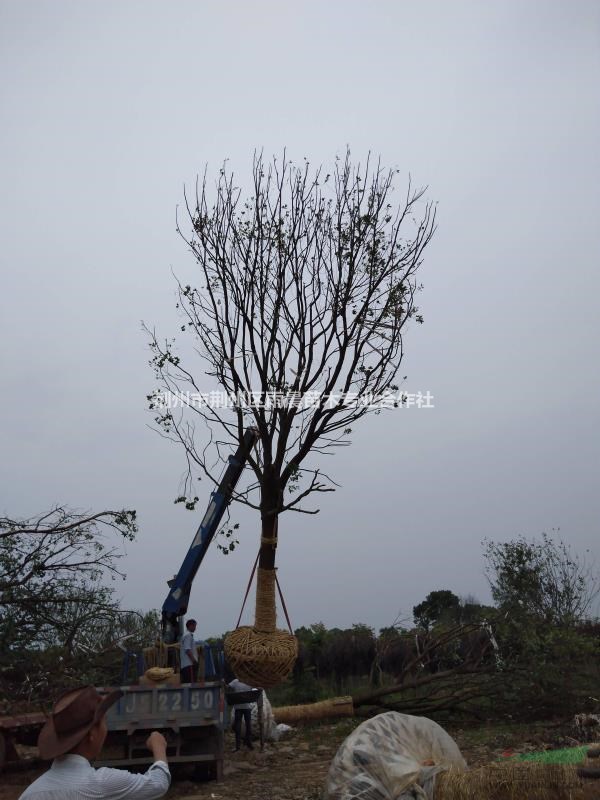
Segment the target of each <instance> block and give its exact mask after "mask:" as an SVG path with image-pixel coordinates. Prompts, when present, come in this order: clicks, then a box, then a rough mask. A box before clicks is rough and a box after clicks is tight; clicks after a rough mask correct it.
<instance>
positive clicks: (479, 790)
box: [434, 761, 584, 800]
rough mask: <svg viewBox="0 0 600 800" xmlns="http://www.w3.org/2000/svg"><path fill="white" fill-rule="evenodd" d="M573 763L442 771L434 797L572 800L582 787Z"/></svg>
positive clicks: (450, 799) (449, 799)
mask: <svg viewBox="0 0 600 800" xmlns="http://www.w3.org/2000/svg"><path fill="white" fill-rule="evenodd" d="M583 785H584V783H583V781H582V780H581V779H580V778H579V777H578V776H577V767H576V766H575V765H574V764H540V763H535V762H516V761H509V762H504V763H499V764H488V765H486V766H484V767H478V768H477V769H472V770H469V771H468V772H461V771H459V770H455V769H450V770H448V771H447V772H441V773H440V774H439V775H437V777H436V781H435V792H434V799H435V800H572V799H573V798H574V797H577V796H578V795H577V794H574V792H576V791H577V790H580V789H581V788H582V787H583Z"/></svg>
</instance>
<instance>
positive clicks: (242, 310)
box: [145, 152, 435, 568]
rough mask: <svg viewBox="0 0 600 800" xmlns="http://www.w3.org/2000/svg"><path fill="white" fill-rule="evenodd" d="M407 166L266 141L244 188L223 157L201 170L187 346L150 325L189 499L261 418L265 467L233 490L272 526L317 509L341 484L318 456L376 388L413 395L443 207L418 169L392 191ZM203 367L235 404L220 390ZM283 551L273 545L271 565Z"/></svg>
mask: <svg viewBox="0 0 600 800" xmlns="http://www.w3.org/2000/svg"><path fill="white" fill-rule="evenodd" d="M396 175H397V172H396V171H394V170H384V169H383V168H382V166H381V165H380V164H379V163H376V164H373V163H372V161H371V160H370V159H368V160H367V162H366V163H365V164H364V165H360V164H356V165H355V164H353V163H352V161H351V158H350V153H349V152H347V153H346V156H345V158H340V159H338V160H337V161H336V163H335V166H334V168H333V169H332V170H331V172H330V173H326V171H325V170H324V169H323V168H317V169H313V168H312V167H311V166H310V164H309V163H308V162H305V163H303V164H302V165H301V166H297V165H295V164H293V163H291V162H290V161H289V160H288V159H287V158H286V157H285V156H284V158H283V160H281V161H280V160H278V159H276V158H274V159H273V160H272V161H271V162H270V163H266V162H265V161H264V160H263V157H262V156H261V155H258V156H255V159H254V162H253V170H252V180H253V186H252V191H251V192H250V193H249V195H248V196H245V195H244V193H243V192H242V189H241V188H239V187H238V186H237V184H236V182H235V180H234V176H233V174H231V173H230V172H228V170H227V168H226V167H224V168H223V169H222V170H221V171H220V173H219V176H218V178H217V181H216V187H214V188H213V187H212V186H211V185H210V183H209V181H208V178H207V176H206V174H205V176H204V179H203V181H201V182H200V183H199V185H198V186H197V188H196V193H195V197H194V198H193V199H190V198H189V197H187V198H186V208H187V223H188V224H187V226H183V225H179V224H178V230H179V232H180V233H181V236H182V237H183V238H184V240H185V241H186V243H187V245H188V246H189V248H190V250H191V252H192V254H193V256H194V258H195V260H196V263H197V271H196V279H195V282H194V283H195V285H193V286H192V285H191V284H183V283H182V282H178V295H179V296H178V307H179V309H180V312H181V315H182V324H181V331H182V333H185V335H187V336H191V337H192V341H191V343H190V344H191V348H190V349H188V351H187V355H186V354H185V353H184V347H185V345H182V347H181V348H180V347H179V346H178V345H176V343H175V340H173V339H169V340H163V339H161V338H160V337H159V335H158V334H157V333H156V331H155V330H153V329H150V328H148V327H147V326H145V329H146V331H147V332H148V334H149V336H150V346H151V348H152V350H153V359H152V362H151V363H152V364H153V366H154V368H155V372H156V377H157V379H158V387H157V388H156V390H155V391H153V392H152V393H151V394H150V395H149V397H148V399H149V401H150V407H151V408H152V409H153V410H154V411H155V412H156V422H157V424H158V427H159V430H160V431H161V432H162V434H163V435H165V436H167V437H168V438H170V439H172V440H173V441H175V442H177V443H179V444H181V445H183V448H184V451H185V455H186V458H187V465H188V472H187V480H186V483H185V493H184V495H183V496H182V497H181V498H180V500H182V501H184V500H185V501H186V502H187V503H188V505H191V506H193V504H194V502H195V501H196V500H197V498H196V497H195V496H194V488H193V483H192V479H193V477H195V476H196V477H197V476H202V477H208V479H209V480H210V481H212V482H214V483H216V481H217V476H216V474H215V466H214V465H215V463H216V462H218V459H215V451H216V453H217V454H218V455H219V456H220V454H221V452H222V448H223V447H224V446H226V447H227V449H229V448H231V447H234V446H236V445H237V443H239V442H240V441H241V439H242V435H243V431H244V429H245V427H246V426H248V425H249V424H252V425H254V426H255V427H256V428H257V429H258V431H259V436H260V444H261V447H260V448H259V450H258V451H257V452H256V453H255V454H253V455H252V456H251V458H250V461H249V463H250V465H251V468H252V470H253V473H254V481H253V483H252V485H251V486H249V487H248V490H246V491H243V492H242V491H240V492H239V494H238V495H237V496H236V499H238V500H240V501H242V502H244V503H247V504H248V505H250V506H252V507H253V508H257V509H260V512H261V518H262V531H263V537H264V538H267V539H271V540H272V539H273V537H274V535H275V534H276V531H277V527H276V521H277V518H278V515H279V514H281V513H282V512H284V511H288V510H293V511H300V512H304V513H316V511H317V510H318V509H315V508H313V507H311V508H309V507H307V506H306V503H305V501H306V499H307V498H308V496H309V495H311V494H315V493H318V492H328V491H332V490H333V488H334V483H333V481H332V480H331V479H330V478H329V476H328V475H326V474H325V473H324V472H323V470H322V467H321V466H319V464H317V463H316V462H317V459H318V458H320V456H321V455H323V454H326V453H330V452H331V451H332V450H333V449H334V448H336V447H339V446H343V445H347V444H349V443H350V439H349V436H350V434H351V430H352V427H351V426H352V424H353V423H355V422H356V421H357V420H358V419H360V418H361V417H363V416H364V415H365V414H367V413H368V412H369V411H372V410H374V404H373V400H374V398H375V399H376V400H379V401H381V400H383V401H384V402H386V403H387V404H388V405H389V406H391V405H393V404H394V403H395V404H398V403H401V402H402V399H401V397H400V399H398V392H399V387H398V385H397V384H396V383H395V379H396V375H397V372H398V369H399V366H400V362H401V360H402V356H403V334H404V330H405V327H406V325H407V323H408V322H409V320H411V319H414V320H415V321H417V322H421V321H422V317H421V315H420V313H419V309H418V307H417V305H416V295H417V292H418V290H419V288H420V285H419V282H418V280H417V273H418V269H419V266H420V265H421V262H422V257H423V252H424V250H425V247H426V246H427V244H428V242H429V241H430V239H431V237H432V235H433V232H434V228H435V208H434V206H433V205H432V204H430V203H426V202H425V201H423V190H414V189H413V187H412V186H411V185H410V183H409V185H408V188H407V190H406V193H405V194H403V195H402V197H396V196H395V195H394V181H395V178H396ZM419 215H420V216H419ZM205 376H206V377H208V378H209V379H210V380H211V381H213V382H214V385H213V387H209V388H215V387H219V388H220V390H222V391H223V397H225V396H226V397H227V398H228V401H227V405H228V406H229V407H227V408H223V407H215V403H211V402H210V398H208V397H207V393H206V389H207V387H206V386H205V385H204V384H203V380H205ZM187 393H190V394H189V395H188V394H187ZM182 394H183V396H184V397H185V398H186V399H185V402H183V403H181V397H182ZM165 396H168V397H170V398H175V400H174V401H173V400H172V399H171V401H169V402H167V401H166V400H165ZM177 398H179V401H178V400H177ZM178 402H179V403H180V404H181V407H173V403H174V404H175V406H177V405H178ZM198 423H200V431H198ZM207 438H208V439H209V445H210V446H207V445H206V440H207ZM254 489H258V498H257V497H256V495H255V494H254V493H253V491H252V490H254ZM267 549H268V548H267ZM273 559H274V553H271V554H270V555H269V553H267V552H266V551H262V552H261V564H260V566H261V567H266V568H269V566H272V563H273Z"/></svg>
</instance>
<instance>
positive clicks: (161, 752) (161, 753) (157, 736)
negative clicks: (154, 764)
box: [146, 731, 167, 762]
mask: <svg viewBox="0 0 600 800" xmlns="http://www.w3.org/2000/svg"><path fill="white" fill-rule="evenodd" d="M146 747H147V748H148V750H150V752H151V753H152V755H153V756H154V760H155V761H165V762H166V760H167V740H166V739H165V737H164V736H163V735H162V733H159V732H158V731H152V733H151V734H150V736H149V737H148V738H147V739H146Z"/></svg>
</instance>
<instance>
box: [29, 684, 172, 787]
mask: <svg viewBox="0 0 600 800" xmlns="http://www.w3.org/2000/svg"><path fill="white" fill-rule="evenodd" d="M122 694H123V692H121V691H120V690H116V691H114V692H111V693H110V694H109V695H107V696H106V697H102V696H101V695H100V694H99V693H98V692H97V691H96V689H94V687H93V686H84V687H81V688H79V689H70V690H69V691H68V692H65V693H64V694H63V695H61V696H60V697H59V698H58V700H57V701H56V704H55V706H54V708H53V710H52V714H51V715H50V717H49V718H48V720H47V722H46V724H45V725H44V727H43V728H42V730H41V732H40V736H39V739H38V748H39V751H40V756H41V757H42V758H44V759H51V758H52V759H54V761H53V762H52V766H51V768H50V769H49V770H48V772H45V773H44V774H43V775H41V776H40V777H39V778H38V779H37V780H36V781H34V782H33V783H32V784H31V786H30V787H29V788H28V789H26V790H25V791H24V792H23V794H22V795H21V797H20V798H19V800H155V798H158V797H162V795H163V794H165V792H167V790H168V788H169V786H170V784H171V774H170V772H169V767H168V765H167V743H166V740H165V738H164V736H163V735H162V734H161V733H159V732H158V731H153V732H152V733H151V734H150V736H149V737H148V739H147V741H146V745H147V747H148V749H149V750H150V751H151V752H152V755H153V756H154V763H153V764H152V766H151V767H150V768H149V769H148V770H147V771H146V772H145V773H143V774H141V775H140V774H134V773H132V772H127V771H126V770H121V769H110V768H108V767H101V768H100V769H94V767H92V765H91V764H90V761H93V760H94V759H95V758H98V756H99V755H100V752H101V751H102V745H103V744H104V740H105V739H106V734H107V733H108V729H107V726H106V719H105V716H104V715H105V713H106V710H107V709H108V708H110V706H111V705H112V704H113V703H114V702H115V701H116V700H118V699H119V697H121V695H122Z"/></svg>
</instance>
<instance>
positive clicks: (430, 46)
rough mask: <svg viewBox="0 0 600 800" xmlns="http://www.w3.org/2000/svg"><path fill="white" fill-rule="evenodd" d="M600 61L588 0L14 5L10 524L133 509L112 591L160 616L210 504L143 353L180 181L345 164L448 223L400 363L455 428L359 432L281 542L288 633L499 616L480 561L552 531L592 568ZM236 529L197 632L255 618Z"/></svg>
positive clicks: (4, 318) (8, 270)
mask: <svg viewBox="0 0 600 800" xmlns="http://www.w3.org/2000/svg"><path fill="white" fill-rule="evenodd" d="M599 67H600V5H599V4H598V3H597V2H588V1H587V0H577V2H567V1H566V0H565V2H554V1H553V0H547V1H546V2H542V1H541V0H540V1H539V2H531V1H530V2H522V1H520V2H513V1H512V0H507V1H506V2H479V0H478V1H477V2H466V1H465V0H458V2H452V3H448V2H428V3H412V2H411V3H409V2H405V1H404V0H395V2H387V1H384V0H381V1H380V2H371V3H365V2H364V1H361V2H355V1H354V0H346V1H345V2H343V3H342V2H330V3H324V2H312V1H309V2H301V3H300V2H285V0H277V2H275V1H273V2H266V1H265V0H252V1H251V2H248V0H244V1H242V0H239V1H238V2H218V3H217V2H200V1H199V0H198V1H197V2H175V3H166V2H161V3H158V2H149V1H148V0H144V2H132V1H131V0H129V1H127V0H126V1H125V2H115V1H114V0H113V1H108V0H107V1H105V2H65V1H63V0H54V2H37V1H35V2H34V1H32V0H21V1H18V0H12V2H6V0H5V1H4V2H2V3H1V4H0V71H1V75H2V81H1V83H2V90H1V91H2V94H1V107H2V127H1V133H0V136H1V137H2V148H1V155H0V158H1V160H2V180H1V184H0V208H1V211H0V231H1V234H0V235H1V237H2V249H1V253H0V258H1V260H2V278H1V297H0V315H1V318H0V331H1V335H2V348H1V369H0V376H1V381H2V384H1V385H2V396H3V404H2V405H3V414H2V416H1V417H0V437H1V452H2V457H1V459H0V481H1V486H2V494H1V497H0V512H2V513H6V514H9V515H12V516H18V515H24V516H28V515H32V514H34V513H35V512H38V511H42V510H44V509H47V508H48V507H50V506H51V505H52V504H54V503H65V504H69V505H71V506H75V507H79V508H91V509H96V510H99V509H101V508H107V507H112V508H117V507H122V506H127V507H133V508H136V509H137V510H138V514H139V519H140V525H141V531H140V535H139V538H138V541H137V543H135V544H132V545H129V546H128V548H127V557H126V561H125V568H126V570H127V573H128V579H127V582H126V583H125V584H124V585H123V586H122V587H119V590H120V591H122V596H123V599H124V602H125V603H126V604H127V605H130V606H133V607H137V608H150V607H160V606H161V605H162V602H163V600H164V597H165V594H166V591H167V587H166V583H165V581H166V579H167V578H168V577H170V575H171V574H172V573H173V572H175V571H176V570H177V568H178V567H179V564H180V562H181V559H182V558H183V556H184V555H185V553H186V552H187V548H188V546H189V544H190V542H191V540H192V537H193V534H194V532H195V529H196V526H197V524H198V522H199V520H200V518H201V516H202V514H203V510H204V505H205V503H204V499H203V500H202V501H201V503H200V505H201V507H202V508H201V509H200V510H199V511H198V512H197V513H196V514H192V513H190V512H186V511H184V510H183V509H182V507H181V506H175V505H173V499H174V498H175V496H176V495H177V492H178V486H179V477H180V474H181V472H182V470H183V467H184V461H183V453H182V452H181V451H179V450H177V449H176V448H175V447H174V446H169V444H168V443H167V442H165V441H164V440H162V439H160V438H159V437H158V436H157V435H156V434H154V433H152V432H151V431H150V430H149V429H148V427H147V425H148V423H149V422H150V418H149V414H148V412H147V411H146V400H145V396H146V394H147V393H148V392H149V391H150V389H152V388H153V387H154V377H153V374H152V370H151V369H150V367H149V366H148V365H147V361H148V358H149V352H148V349H147V343H146V340H145V338H144V336H143V334H142V332H141V329H140V320H142V319H143V320H145V321H146V322H148V323H150V324H155V325H156V326H157V327H158V328H159V329H160V330H161V331H162V332H163V333H164V334H165V335H166V334H169V333H170V332H173V333H174V332H175V331H176V330H177V323H178V318H177V316H176V311H175V308H174V305H175V299H174V282H173V278H172V275H171V270H174V271H175V272H176V273H178V274H181V275H185V276H187V275H192V276H193V267H194V265H193V262H192V261H190V255H189V254H188V253H187V252H186V248H185V245H184V244H183V243H182V242H181V240H180V239H179V238H178V236H177V235H176V233H175V222H174V221H175V208H176V205H177V204H178V203H181V202H182V198H183V185H184V183H186V184H188V185H189V184H191V183H193V182H194V180H195V177H196V174H197V173H198V172H200V171H202V169H203V168H204V165H205V164H208V165H209V169H212V170H213V171H214V172H216V171H217V170H218V167H219V166H220V164H221V162H222V161H223V159H225V158H228V159H230V165H231V167H232V168H233V169H234V170H235V171H236V173H238V174H239V175H240V176H241V177H240V180H242V178H243V176H244V175H247V174H248V170H249V165H250V162H251V158H252V153H253V151H254V150H255V149H256V148H263V149H264V151H265V154H267V155H269V154H271V153H280V152H281V150H282V148H283V147H284V146H285V147H287V150H288V153H289V155H290V156H291V157H292V158H294V159H295V160H301V159H302V157H304V156H306V157H308V158H309V159H311V160H312V161H313V162H325V163H331V162H332V161H333V159H334V157H335V155H336V154H337V153H343V152H344V150H345V148H346V145H349V146H350V148H351V150H352V154H353V156H354V157H355V158H356V159H363V158H364V156H365V155H366V153H367V152H368V151H369V150H370V151H372V152H374V153H375V154H380V155H381V156H382V159H383V162H384V163H385V164H386V165H389V166H395V167H398V169H399V170H400V175H399V176H398V177H399V185H400V186H402V185H403V182H404V181H405V180H406V178H407V176H408V173H409V172H410V174H411V175H412V178H413V180H414V182H415V183H416V184H419V185H424V184H427V185H428V186H429V189H428V197H429V198H430V199H432V200H437V201H438V203H439V205H438V215H439V217H438V221H439V228H438V231H437V234H436V236H435V238H434V241H433V242H432V244H431V246H430V247H429V249H428V251H427V252H426V254H425V265H424V267H423V272H422V279H423V282H424V284H425V290H424V292H423V293H422V295H421V298H420V299H421V303H420V304H421V308H422V311H423V314H424V316H425V324H424V325H423V326H414V327H413V328H412V329H411V330H410V331H409V332H408V335H407V339H406V358H405V361H404V363H403V367H402V369H401V373H402V374H403V375H407V376H408V379H407V381H406V383H405V385H404V386H405V389H406V391H417V390H423V391H425V390H429V391H430V392H432V394H433V395H434V404H435V408H434V409H430V410H425V409H421V410H417V409H402V410H398V411H395V412H390V413H384V414H381V415H378V416H372V417H370V418H368V419H366V420H363V421H362V423H361V424H360V425H357V426H356V436H355V440H354V444H353V445H352V447H351V448H350V449H347V450H344V451H341V452H339V453H338V454H337V455H336V456H335V457H334V459H335V461H334V462H333V461H332V462H331V463H329V462H328V464H327V466H328V470H329V472H330V473H331V474H332V476H333V477H334V478H335V479H336V480H337V481H338V482H339V483H341V484H342V488H341V489H339V490H338V491H337V492H336V493H335V494H333V495H325V496H323V497H322V498H321V509H322V510H321V513H320V514H319V515H317V516H316V517H307V516H304V515H296V514H286V515H285V516H284V517H283V518H282V520H281V524H280V546H279V549H278V564H279V577H280V581H281V584H282V587H283V590H284V593H285V596H286V600H287V603H288V607H289V610H290V614H291V617H292V623H293V624H294V626H298V625H302V624H310V623H312V622H316V621H319V620H323V621H324V622H325V624H326V625H328V626H330V627H332V626H339V627H345V626H347V625H351V624H352V623H354V622H364V623H367V624H369V625H373V626H375V627H380V626H383V625H388V624H390V623H391V622H392V621H393V620H394V618H395V617H396V615H397V614H398V612H401V613H403V614H404V615H405V616H407V617H408V616H410V613H411V609H412V606H413V605H415V604H416V603H418V602H420V601H421V600H422V599H423V598H424V597H425V595H426V594H427V593H428V592H429V591H431V590H433V589H441V588H448V589H452V590H453V591H455V592H456V593H458V594H467V593H470V594H474V595H476V596H477V597H478V598H479V599H480V600H481V601H486V600H488V599H489V595H488V590H487V584H486V580H485V577H484V574H483V560H482V548H481V540H482V539H483V538H484V537H489V538H492V539H498V540H506V539H510V538H513V537H515V536H517V535H519V534H524V535H525V536H528V537H532V536H538V535H539V534H540V533H541V532H542V531H548V532H550V531H551V529H552V528H560V534H561V535H562V537H563V538H564V539H565V541H567V542H569V543H571V544H572V546H573V548H574V549H575V550H576V551H577V552H578V553H580V554H584V553H585V551H586V550H589V551H590V553H589V554H588V555H589V556H590V557H592V558H593V557H596V559H597V561H598V562H600V558H599V556H600V544H599V537H598V519H599V516H600V514H599V512H600V491H599V486H598V474H599V469H598V467H599V464H598V444H599V442H598V438H599V437H598V431H599V422H600V419H599V417H600V404H599V402H598V398H599V389H600V378H599V368H598V355H597V349H598V339H599V336H598V334H599V322H598V292H599V289H600V277H599V265H600V258H599V256H600V246H599V245H600V226H599V225H598V212H599V210H600V208H599V206H600V203H599V199H600V198H599V195H600V189H599V185H600V182H599V177H600V171H599V166H600V148H599V147H598V142H599V141H600V124H599V123H600V106H599V99H600V91H599V85H600V84H599V75H600V71H599ZM209 388H210V387H209ZM203 485H205V484H203ZM205 486H206V485H205ZM206 490H207V491H208V486H206ZM206 501H208V498H206ZM236 518H237V519H239V520H240V521H241V522H242V534H241V538H242V541H241V544H240V547H239V549H238V550H236V552H235V553H234V554H233V555H232V556H228V557H227V558H225V557H223V556H221V555H220V554H219V553H218V552H217V551H216V549H215V550H213V551H212V552H210V553H209V555H208V556H207V559H206V560H205V563H204V565H203V566H202V568H201V571H200V572H199V573H198V577H197V580H196V584H195V587H194V590H193V594H192V603H191V607H190V611H191V612H193V614H194V616H196V617H197V618H198V620H199V621H200V625H199V634H200V635H211V634H216V633H219V632H221V631H223V630H226V629H228V628H231V627H232V626H233V625H234V624H235V621H236V619H237V614H238V612H239V608H240V604H241V600H242V595H243V591H244V589H245V586H246V582H247V578H248V576H249V572H250V569H251V565H252V562H253V559H254V556H255V553H256V550H257V548H258V541H259V524H258V519H255V518H253V517H252V516H250V515H249V514H247V513H246V512H243V513H239V514H236ZM315 553H316V554H318V561H317V563H314V562H313V556H314V554H315Z"/></svg>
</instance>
